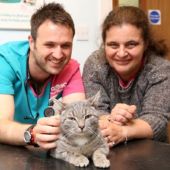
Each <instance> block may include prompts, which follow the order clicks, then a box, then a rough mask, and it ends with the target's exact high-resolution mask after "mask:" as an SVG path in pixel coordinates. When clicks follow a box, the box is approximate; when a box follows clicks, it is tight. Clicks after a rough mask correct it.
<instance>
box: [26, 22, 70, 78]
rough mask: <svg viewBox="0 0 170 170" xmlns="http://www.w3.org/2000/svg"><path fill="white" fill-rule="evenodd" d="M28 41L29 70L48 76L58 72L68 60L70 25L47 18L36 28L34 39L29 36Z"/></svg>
mask: <svg viewBox="0 0 170 170" xmlns="http://www.w3.org/2000/svg"><path fill="white" fill-rule="evenodd" d="M29 42H30V58H31V60H30V61H31V62H30V63H29V64H30V71H32V72H33V73H37V74H41V76H42V77H43V76H45V77H48V76H49V75H50V74H52V75H55V74H59V73H60V72H61V71H62V69H63V68H64V66H65V65H66V64H67V63H68V62H69V60H70V58H71V53H72V43H73V31H72V29H71V28H70V27H67V26H64V25H61V24H54V23H53V22H51V21H49V20H47V21H45V22H44V23H43V24H42V25H40V27H39V28H38V30H37V38H36V40H35V41H34V40H33V39H32V37H29ZM31 69H32V70H31Z"/></svg>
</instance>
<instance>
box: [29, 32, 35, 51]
mask: <svg viewBox="0 0 170 170" xmlns="http://www.w3.org/2000/svg"><path fill="white" fill-rule="evenodd" d="M28 41H29V45H30V50H31V51H33V50H34V48H35V40H34V39H33V38H32V36H31V35H29V36H28Z"/></svg>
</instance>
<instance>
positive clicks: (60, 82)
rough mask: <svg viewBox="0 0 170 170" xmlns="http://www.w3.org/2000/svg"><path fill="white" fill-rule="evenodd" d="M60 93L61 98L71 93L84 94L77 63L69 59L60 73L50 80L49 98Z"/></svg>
mask: <svg viewBox="0 0 170 170" xmlns="http://www.w3.org/2000/svg"><path fill="white" fill-rule="evenodd" d="M60 93H62V97H64V96H67V95H69V94H71V93H84V86H83V81H82V77H81V74H80V68H79V63H78V62H77V61H76V60H73V59H71V60H70V61H69V63H68V64H67V65H66V66H65V67H64V69H63V70H62V71H61V73H60V74H59V75H57V76H54V77H53V79H52V85H51V93H50V97H54V96H57V95H59V94H60Z"/></svg>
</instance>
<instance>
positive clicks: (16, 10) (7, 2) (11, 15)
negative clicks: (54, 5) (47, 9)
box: [0, 0, 44, 29]
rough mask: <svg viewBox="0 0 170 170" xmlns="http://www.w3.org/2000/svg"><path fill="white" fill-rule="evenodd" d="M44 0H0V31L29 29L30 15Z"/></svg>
mask: <svg viewBox="0 0 170 170" xmlns="http://www.w3.org/2000/svg"><path fill="white" fill-rule="evenodd" d="M43 3H44V0H0V29H30V18H31V15H32V13H33V12H34V11H35V10H36V9H37V8H39V7H40V6H41V5H42V4H43Z"/></svg>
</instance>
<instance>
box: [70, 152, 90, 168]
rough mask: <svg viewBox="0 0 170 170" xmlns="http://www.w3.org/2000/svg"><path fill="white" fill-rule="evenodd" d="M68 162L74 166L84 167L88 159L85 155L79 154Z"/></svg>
mask: <svg viewBox="0 0 170 170" xmlns="http://www.w3.org/2000/svg"><path fill="white" fill-rule="evenodd" d="M70 163H71V164H73V165H75V166H79V167H86V166H87V165H88V164H89V160H88V158H86V157H85V156H83V155H80V156H78V157H76V158H74V159H72V160H70Z"/></svg>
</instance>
